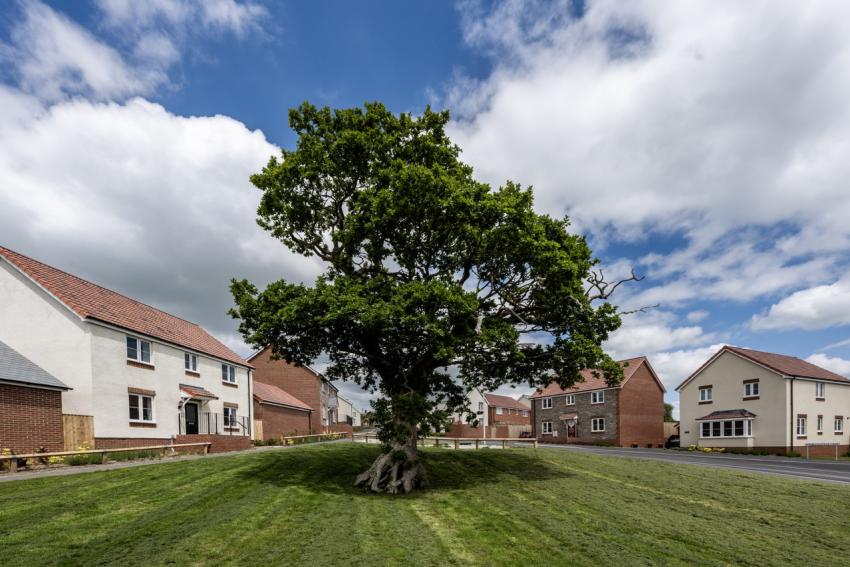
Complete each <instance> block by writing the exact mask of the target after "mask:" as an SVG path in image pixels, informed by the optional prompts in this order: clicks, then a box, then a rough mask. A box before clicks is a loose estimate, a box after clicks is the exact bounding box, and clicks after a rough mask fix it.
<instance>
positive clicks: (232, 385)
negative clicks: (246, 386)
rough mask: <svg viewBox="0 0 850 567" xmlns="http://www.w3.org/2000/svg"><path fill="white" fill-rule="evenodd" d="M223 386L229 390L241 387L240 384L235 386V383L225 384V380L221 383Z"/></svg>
mask: <svg viewBox="0 0 850 567" xmlns="http://www.w3.org/2000/svg"><path fill="white" fill-rule="evenodd" d="M221 384H222V385H223V386H227V387H229V388H238V387H239V384H234V383H233V382H225V381H224V380H222V381H221Z"/></svg>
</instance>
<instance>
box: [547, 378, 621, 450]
mask: <svg viewBox="0 0 850 567" xmlns="http://www.w3.org/2000/svg"><path fill="white" fill-rule="evenodd" d="M590 394H591V393H590V392H578V393H576V394H575V398H576V400H575V401H576V403H575V404H573V405H569V406H568V405H567V402H566V396H565V395H564V394H561V395H558V396H553V397H552V408H551V409H542V408H541V405H540V402H541V400H539V399H535V400H533V402H534V435H535V436H537V438H538V439H539V440H540V441H542V442H544V443H567V442H569V443H584V444H588V443H594V442H597V441H604V442H606V443H614V444H617V443H618V442H619V439H618V427H619V421H618V419H617V416H618V413H619V411H618V408H619V390H605V403H602V404H591V403H590ZM571 413H574V414H577V415H578V423H576V436H575V437H570V438H569V441H567V423H566V421H565V420H562V419H561V414H571ZM594 417H604V418H605V431H603V432H598V433H593V432H591V430H590V429H591V427H590V426H591V419H593V418H594ZM544 421H551V422H552V430H553V431H555V432H557V435H543V427H542V425H541V424H542V423H543V422H544Z"/></svg>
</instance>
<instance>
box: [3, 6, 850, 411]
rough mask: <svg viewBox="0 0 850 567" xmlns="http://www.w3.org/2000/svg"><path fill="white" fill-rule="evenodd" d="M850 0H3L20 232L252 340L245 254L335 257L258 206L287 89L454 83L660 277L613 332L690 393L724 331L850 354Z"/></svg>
mask: <svg viewBox="0 0 850 567" xmlns="http://www.w3.org/2000/svg"><path fill="white" fill-rule="evenodd" d="M848 10H850V8H848V7H846V6H843V5H836V4H818V3H813V4H810V5H807V11H806V17H800V14H799V6H798V5H795V4H793V3H791V2H776V3H770V4H769V5H768V4H761V5H758V4H755V3H747V4H743V3H738V4H731V3H730V4H724V5H717V4H716V3H712V2H693V3H687V5H685V4H683V3H681V4H680V3H676V4H672V3H670V4H667V5H664V6H663V9H660V8H659V6H658V5H657V4H655V3H652V2H633V3H629V4H623V3H619V2H605V1H599V2H588V3H586V4H585V3H582V2H571V1H563V2H546V3H536V2H530V3H526V2H519V1H510V0H509V1H506V2H475V1H462V2H457V3H450V2H398V3H392V2H367V3H354V2H342V1H338V2H321V3H319V2H262V1H260V0H254V1H245V0H243V1H240V2H236V1H234V0H215V1H212V0H211V1H209V2H201V1H199V0H185V1H178V0H156V1H151V2H144V3H140V2H130V1H127V0H92V1H80V2H47V3H40V2H33V1H20V2H10V3H5V4H3V5H2V7H0V179H2V180H3V183H2V184H0V204H2V205H3V206H2V207H0V242H2V243H3V244H4V245H6V246H9V247H11V248H13V249H16V250H19V251H20V252H23V253H25V254H29V255H31V256H33V257H36V258H39V259H42V260H44V261H47V262H50V263H52V264H54V265H57V266H59V267H62V268H65V269H68V270H69V271H73V272H75V273H78V274H80V275H82V276H84V277H87V278H89V279H92V280H94V281H96V282H98V283H101V284H104V285H107V286H109V287H112V288H114V289H117V290H119V291H122V292H124V293H127V294H128V295H131V296H134V297H138V298H139V299H142V300H143V301H146V302H148V303H152V304H154V305H157V306H159V307H161V308H163V309H166V310H168V311H171V312H174V313H176V314H178V315H181V316H184V317H186V318H189V319H191V320H194V321H198V322H199V323H201V324H203V325H204V326H205V327H207V328H208V329H210V330H211V331H212V332H214V333H215V334H216V335H217V336H219V337H220V338H222V339H223V340H224V341H225V342H227V343H228V344H230V345H231V346H233V347H234V348H236V349H237V350H239V351H240V352H243V353H244V352H245V346H244V344H243V343H242V342H241V339H240V338H239V336H238V334H237V333H236V330H235V323H234V322H233V321H232V320H231V319H230V318H229V317H227V316H226V314H225V311H226V309H227V307H228V306H229V305H230V298H229V295H228V293H227V288H226V286H227V282H228V280H229V279H230V278H231V277H233V276H238V277H248V278H249V279H252V280H254V281H257V282H258V283H261V284H262V283H265V282H269V281H272V280H274V279H277V278H280V277H286V278H288V279H294V280H302V281H311V280H312V279H313V278H314V277H315V275H316V273H318V271H319V270H320V269H321V267H320V266H318V265H316V264H315V263H314V262H313V261H311V260H306V259H303V258H300V257H296V256H293V255H291V254H289V253H288V252H287V251H286V250H284V249H283V247H282V246H280V245H279V244H277V243H275V242H274V241H272V240H271V239H270V238H269V237H268V236H267V235H265V234H264V233H263V232H262V231H260V230H259V229H258V228H257V227H256V226H255V224H254V222H253V219H254V210H255V208H256V204H257V201H258V199H259V194H258V192H257V191H256V190H254V189H252V187H251V186H250V184H249V183H248V181H247V178H248V176H249V175H250V174H251V173H252V172H255V171H257V170H258V169H259V168H260V167H262V165H263V163H265V161H266V160H267V159H268V157H269V156H270V155H272V154H275V153H277V151H278V148H279V147H281V146H291V145H292V143H293V141H294V139H293V136H292V133H291V132H290V131H289V129H288V126H287V120H286V113H287V110H288V108H290V107H292V106H295V105H297V104H299V103H301V102H302V101H304V100H308V101H310V102H313V103H315V104H319V105H330V106H333V107H349V106H355V105H360V104H362V103H363V102H364V101H367V100H380V101H383V102H384V103H385V104H387V105H388V106H389V107H390V108H392V109H393V110H395V111H398V112H402V111H404V112H419V111H421V109H422V108H423V107H424V106H425V105H426V104H432V105H433V106H435V107H438V108H449V109H450V110H451V111H452V113H453V117H454V120H453V121H452V123H451V126H450V131H451V135H452V137H453V139H454V140H455V141H456V142H457V143H458V144H460V146H461V147H462V148H463V150H464V154H463V156H464V159H466V160H467V161H468V162H469V163H471V164H472V165H473V166H474V167H475V170H476V174H477V176H478V177H479V178H480V179H482V180H484V181H487V182H490V183H492V184H494V185H498V184H501V183H504V182H505V180H507V179H511V180H514V181H519V182H521V183H524V184H530V185H533V186H534V187H535V194H536V206H537V208H538V209H539V210H540V211H541V212H547V213H550V214H553V215H563V214H569V215H570V217H571V218H572V220H573V223H574V224H573V226H574V228H575V230H576V231H578V232H581V233H583V234H586V235H587V236H588V238H589V240H590V242H591V243H592V246H593V248H594V250H595V252H596V253H597V254H598V256H599V258H600V260H601V266H602V267H603V268H604V269H605V271H606V274H609V275H610V276H611V277H615V278H616V277H619V276H624V275H626V274H628V273H629V270H630V269H634V270H635V271H636V272H637V273H638V274H641V275H644V276H646V278H645V279H644V280H643V281H642V282H640V283H637V284H632V285H629V286H628V287H626V288H624V289H623V292H622V293H620V294H618V296H617V297H616V298H615V300H616V302H617V303H619V304H620V305H622V306H623V307H624V308H625V309H636V308H640V307H644V306H657V307H654V308H653V309H650V310H647V311H645V312H642V313H638V314H636V315H631V316H629V317H627V318H626V319H625V324H624V326H623V329H622V330H621V331H619V332H618V333H617V334H616V335H615V336H614V337H612V339H611V341H610V342H609V344H608V345H607V346H608V348H609V350H610V351H611V352H612V353H613V354H614V355H615V356H618V357H623V358H625V357H629V356H635V355H639V354H646V355H648V356H649V357H650V361H651V362H652V363H653V365H654V366H655V367H656V369H657V370H658V372H659V374H661V376H662V378H663V380H664V382H665V384H666V385H667V386H668V390H669V391H670V393H668V399H669V400H670V401H673V402H675V401H676V399H675V398H676V397H675V394H674V393H673V392H672V390H673V387H674V386H675V385H676V384H678V383H679V382H680V381H681V380H682V379H684V378H685V377H686V376H687V374H688V373H689V372H690V371H692V370H693V369H695V368H696V367H697V366H698V365H699V364H700V363H701V362H702V361H703V360H705V359H706V358H707V357H708V356H709V355H710V354H711V353H712V352H713V351H715V350H716V349H717V348H719V346H720V345H722V344H724V343H729V344H736V345H740V346H747V347H752V348H759V349H764V350H770V351H775V352H782V353H785V354H791V355H796V356H799V357H801V358H808V359H809V360H812V361H813V362H815V363H817V364H821V365H824V366H826V367H828V368H830V369H832V370H835V371H837V372H840V373H843V374H850V342H848V344H844V342H845V341H850V272H848V252H850V225H848V223H847V221H846V219H847V218H850V199H848V197H847V194H848V192H847V188H846V183H847V182H846V180H847V179H850V175H849V174H850V171H848V169H850V166H848V164H847V160H846V159H845V156H846V155H847V150H848V149H850V148H848V144H850V140H848V136H847V132H848V131H850V112H848V110H850V108H848V101H850V96H848V95H850V78H848V76H847V73H844V72H843V70H844V69H846V68H848V64H850V38H848V36H847V34H846V33H845V30H844V26H843V22H845V21H846V20H847V16H848V15H850V14H846V13H843V12H847V11H848ZM839 12H840V13H839ZM344 389H345V391H346V393H347V394H348V395H349V396H350V397H352V398H353V399H354V400H355V402H356V403H359V405H364V404H365V403H366V401H367V396H366V395H365V394H364V393H362V392H359V391H357V390H356V389H355V388H352V387H350V386H344ZM520 389H521V390H522V391H526V390H527V388H520ZM505 391H508V392H510V390H509V389H506V390H505Z"/></svg>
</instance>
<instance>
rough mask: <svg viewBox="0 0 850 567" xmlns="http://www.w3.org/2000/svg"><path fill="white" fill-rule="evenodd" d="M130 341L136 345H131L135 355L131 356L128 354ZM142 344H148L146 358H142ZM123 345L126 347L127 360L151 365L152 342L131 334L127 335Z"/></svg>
mask: <svg viewBox="0 0 850 567" xmlns="http://www.w3.org/2000/svg"><path fill="white" fill-rule="evenodd" d="M130 341H135V342H136V346H134V347H133V350H135V351H136V357H135V358H133V357H131V356H130ZM142 344H146V345H148V359H147V360H144V359H143V358H142V351H143V350H144V349H142ZM125 346H126V348H127V351H126V352H127V360H132V361H133V362H141V363H142V364H150V365H151V366H153V343H152V342H150V341H146V340H145V339H140V338H139V337H134V336H133V335H127V340H126V341H125Z"/></svg>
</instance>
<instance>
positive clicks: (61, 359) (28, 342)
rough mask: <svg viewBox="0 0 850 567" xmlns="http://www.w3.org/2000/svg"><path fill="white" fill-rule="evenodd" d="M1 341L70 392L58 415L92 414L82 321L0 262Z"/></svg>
mask: <svg viewBox="0 0 850 567" xmlns="http://www.w3.org/2000/svg"><path fill="white" fill-rule="evenodd" d="M0 340H2V341H3V342H5V343H6V344H8V345H9V346H10V347H12V348H13V349H15V350H17V351H18V352H19V353H21V354H22V355H23V356H25V357H27V358H29V359H30V360H32V361H33V362H34V363H36V364H37V365H39V366H41V367H42V368H44V369H45V370H46V371H47V372H49V373H51V374H53V375H54V376H55V377H56V378H58V379H59V380H61V381H62V382H64V383H65V384H67V385H68V386H69V387H71V388H73V389H72V390H69V391H67V392H63V394H62V412H63V413H70V414H78V415H93V413H92V412H93V406H92V379H91V378H92V373H91V336H90V335H89V332H88V328H87V325H86V323H84V322H83V321H82V320H81V319H80V318H79V317H78V316H77V315H76V314H75V313H73V312H71V311H70V310H69V309H68V308H66V307H65V306H64V305H62V304H61V303H60V302H59V301H58V300H56V299H54V298H53V297H52V296H51V295H49V294H48V293H47V292H46V291H44V290H43V289H41V288H40V287H39V286H37V285H36V284H35V283H33V282H32V281H31V280H30V279H29V278H27V277H26V276H24V275H23V274H21V273H20V272H19V271H18V270H17V269H15V268H14V267H12V266H10V265H9V264H8V263H7V262H6V261H5V260H3V259H2V258H0Z"/></svg>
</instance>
